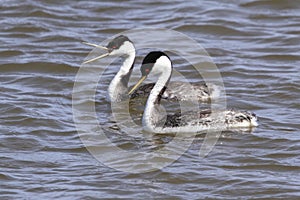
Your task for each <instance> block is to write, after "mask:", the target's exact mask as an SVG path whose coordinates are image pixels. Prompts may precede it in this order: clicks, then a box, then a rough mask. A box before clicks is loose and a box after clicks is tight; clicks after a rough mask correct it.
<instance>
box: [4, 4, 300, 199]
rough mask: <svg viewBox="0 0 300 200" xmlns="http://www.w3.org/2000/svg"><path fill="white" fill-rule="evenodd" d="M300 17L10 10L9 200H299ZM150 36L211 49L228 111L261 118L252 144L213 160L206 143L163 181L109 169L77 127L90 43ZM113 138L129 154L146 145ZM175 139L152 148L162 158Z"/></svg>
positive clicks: (171, 10) (244, 11)
mask: <svg viewBox="0 0 300 200" xmlns="http://www.w3.org/2000/svg"><path fill="white" fill-rule="evenodd" d="M299 8H300V3H299V2H298V1H279V0H276V1H271V0H261V1H259V0H257V1H255V0H248V1H241V0H235V1H230V2H229V1H228V2H226V1H225V2H223V3H220V2H219V1H198V2H180V1H172V2H168V1H163V2H155V1H152V2H151V3H150V2H149V3H145V2H138V1H113V2H109V1H101V2H100V1H88V2H86V1H76V2H75V1H51V2H48V3H46V2H38V1H33V0H27V1H11V0H10V1H6V0H4V1H2V3H1V18H0V19H1V27H2V29H1V33H0V38H1V44H2V45H1V47H0V55H1V57H2V59H1V61H0V72H1V73H0V81H1V85H0V93H1V95H0V104H1V106H0V110H1V113H2V115H1V123H0V130H1V135H0V137H1V138H0V140H1V142H0V149H1V152H0V157H1V161H0V166H1V168H0V169H1V171H0V180H1V181H0V196H1V199H40V198H45V199H52V198H59V199H97V198H105V199H115V198H127V199H140V198H146V199H204V198H208V199H238V198H242V199H248V198H254V197H257V198H272V199H275V198H286V199H298V198H299V197H300V192H299V191H300V181H299V180H300V176H299V174H300V157H299V151H300V145H299V142H300V136H299V118H300V115H299V107H300V104H299V102H300V101H299V99H300V98H299V87H300V74H299V65H300V62H299V61H300V53H299V52H300V51H299V50H300V48H299V44H300V38H299V34H300V23H299V21H300V20H299V18H300V15H299ZM149 26H151V27H156V28H167V29H173V30H176V31H180V32H182V33H184V34H186V35H187V36H189V37H191V38H193V39H194V40H196V41H197V42H199V43H200V44H201V45H203V47H204V48H205V49H206V50H207V52H208V53H209V54H210V55H211V57H212V59H213V61H214V62H215V63H216V65H217V66H218V68H219V70H220V71H221V74H222V77H223V80H224V84H225V89H226V93H227V102H228V107H235V108H238V109H241V110H251V111H252V112H255V113H256V114H257V115H258V116H259V120H260V121H259V123H260V126H259V127H258V128H256V129H255V130H254V131H253V132H252V133H251V134H249V133H248V134H247V133H239V132H238V133H236V132H226V133H223V134H222V135H221V138H220V139H219V140H218V142H217V145H216V146H215V147H214V149H213V151H212V152H211V153H210V154H209V155H208V156H207V157H205V158H200V157H199V155H198V153H199V148H200V146H201V144H202V143H203V140H204V136H203V135H201V136H198V137H196V139H195V140H194V142H193V144H192V145H191V147H190V148H189V149H188V151H187V152H186V153H184V154H183V155H182V156H181V157H180V158H179V159H178V160H177V161H175V162H174V163H172V164H171V165H169V166H168V167H165V168H163V169H161V170H157V171H153V172H148V173H139V174H130V173H124V172H120V171H117V170H115V169H112V168H109V167H106V166H105V165H103V164H102V163H100V162H98V161H97V160H96V159H95V158H94V157H93V156H92V155H91V154H90V153H89V152H88V151H87V149H86V148H85V146H84V145H83V143H82V142H81V140H80V137H79V136H78V133H77V131H76V128H75V125H74V122H73V113H72V89H73V84H74V80H75V76H76V73H77V71H78V69H79V67H80V65H81V63H82V61H83V60H84V58H85V57H86V56H87V54H88V53H89V51H90V50H91V48H90V47H88V46H85V45H83V44H81V41H89V42H95V43H100V42H102V41H103V40H105V39H107V38H109V37H112V36H113V35H114V34H118V33H119V32H121V31H125V30H128V29H132V28H140V27H149ZM168 42H172V41H168ZM142 53H144V52H138V62H139V61H140V60H141V59H142V55H143V54H142ZM119 61H120V60H119ZM116 64H118V62H116ZM136 69H137V68H136ZM180 69H182V70H184V68H183V66H181V68H180ZM186 71H187V72H190V73H188V74H190V76H191V77H190V78H191V79H195V77H193V73H191V71H189V69H186ZM136 73H137V74H138V71H137V72H136ZM112 76H113V71H111V72H110V73H108V76H107V77H108V78H109V77H110V78H111V77H112ZM108 82H109V80H107V81H105V82H104V85H106V86H107V85H108ZM98 90H99V91H98V93H97V95H96V96H97V106H96V107H97V108H96V109H97V111H98V113H101V112H103V113H102V114H103V115H102V117H105V118H107V119H106V121H102V123H103V122H106V125H107V126H108V127H109V126H111V125H113V122H112V121H110V113H109V110H108V109H107V108H106V107H105V106H103V105H102V104H101V101H102V100H103V99H104V97H103V96H104V95H105V91H102V90H101V88H98ZM99 115H100V114H99ZM107 130H108V132H106V134H107V135H110V134H111V140H112V141H114V143H115V144H117V145H119V146H122V147H123V148H124V149H133V150H134V149H139V145H141V144H140V142H142V141H144V140H143V139H140V140H139V139H136V138H127V137H126V136H124V135H122V134H121V133H120V132H119V131H118V130H115V129H107ZM109 130H110V132H109ZM167 139H169V138H165V137H164V136H155V137H154V138H153V140H157V141H156V142H154V144H153V145H151V144H150V145H149V144H148V143H147V144H144V145H142V146H143V148H145V149H147V148H148V150H149V149H150V150H151V149H152V148H157V147H159V146H160V144H161V145H163V144H164V143H165V141H164V140H167ZM145 146H146V147H145ZM124 160H126V158H124Z"/></svg>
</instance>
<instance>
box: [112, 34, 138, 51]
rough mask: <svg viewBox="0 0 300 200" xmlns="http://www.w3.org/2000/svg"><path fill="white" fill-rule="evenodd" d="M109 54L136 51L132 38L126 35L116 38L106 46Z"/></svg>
mask: <svg viewBox="0 0 300 200" xmlns="http://www.w3.org/2000/svg"><path fill="white" fill-rule="evenodd" d="M106 48H107V49H108V52H109V55H119V56H122V55H130V54H131V53H133V52H135V48H134V45H133V43H132V41H131V40H129V38H128V37H127V36H125V35H120V36H118V37H116V38H114V39H113V40H112V41H110V42H109V43H108V45H107V46H106Z"/></svg>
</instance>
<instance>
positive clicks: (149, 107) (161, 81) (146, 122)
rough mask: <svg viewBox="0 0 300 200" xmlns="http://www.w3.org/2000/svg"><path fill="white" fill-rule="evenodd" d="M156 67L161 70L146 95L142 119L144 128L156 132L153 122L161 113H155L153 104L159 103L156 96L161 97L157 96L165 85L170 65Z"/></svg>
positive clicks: (169, 63)
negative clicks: (148, 93) (147, 95)
mask: <svg viewBox="0 0 300 200" xmlns="http://www.w3.org/2000/svg"><path fill="white" fill-rule="evenodd" d="M164 65H171V62H167V63H164ZM158 67H160V68H161V69H160V70H161V71H160V72H159V78H158V80H157V82H156V83H155V85H154V87H153V89H152V90H151V92H150V95H149V97H148V100H147V103H146V107H145V111H144V114H143V121H142V123H143V127H144V129H145V130H148V131H151V132H156V131H155V129H156V125H155V124H156V123H157V122H158V121H159V120H160V119H161V118H162V117H161V114H160V113H157V109H155V106H158V105H159V101H157V100H158V98H161V97H159V94H160V92H161V91H162V90H163V89H164V87H165V86H167V84H168V81H169V79H170V77H171V74H172V66H167V67H166V66H165V67H164V66H163V65H161V66H158Z"/></svg>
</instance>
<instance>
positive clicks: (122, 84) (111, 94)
mask: <svg viewBox="0 0 300 200" xmlns="http://www.w3.org/2000/svg"><path fill="white" fill-rule="evenodd" d="M134 59H135V50H132V51H129V53H128V55H126V57H125V60H124V62H123V64H122V66H121V68H120V70H119V71H118V73H117V74H116V75H115V77H114V78H113V80H112V81H111V82H110V84H109V86H108V98H109V100H110V101H111V102H118V101H121V100H122V99H124V98H125V97H126V96H127V90H128V81H129V78H130V75H131V72H132V66H133V63H134Z"/></svg>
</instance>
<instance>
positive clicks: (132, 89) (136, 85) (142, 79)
mask: <svg viewBox="0 0 300 200" xmlns="http://www.w3.org/2000/svg"><path fill="white" fill-rule="evenodd" d="M146 78H147V76H142V77H141V78H140V80H139V81H138V82H137V83H136V84H135V85H134V86H133V87H132V88H131V90H130V91H129V92H128V94H129V95H130V94H132V93H133V92H134V90H136V89H137V88H138V87H139V86H140V85H141V84H142V82H143V81H144V80H145V79H146Z"/></svg>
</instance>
